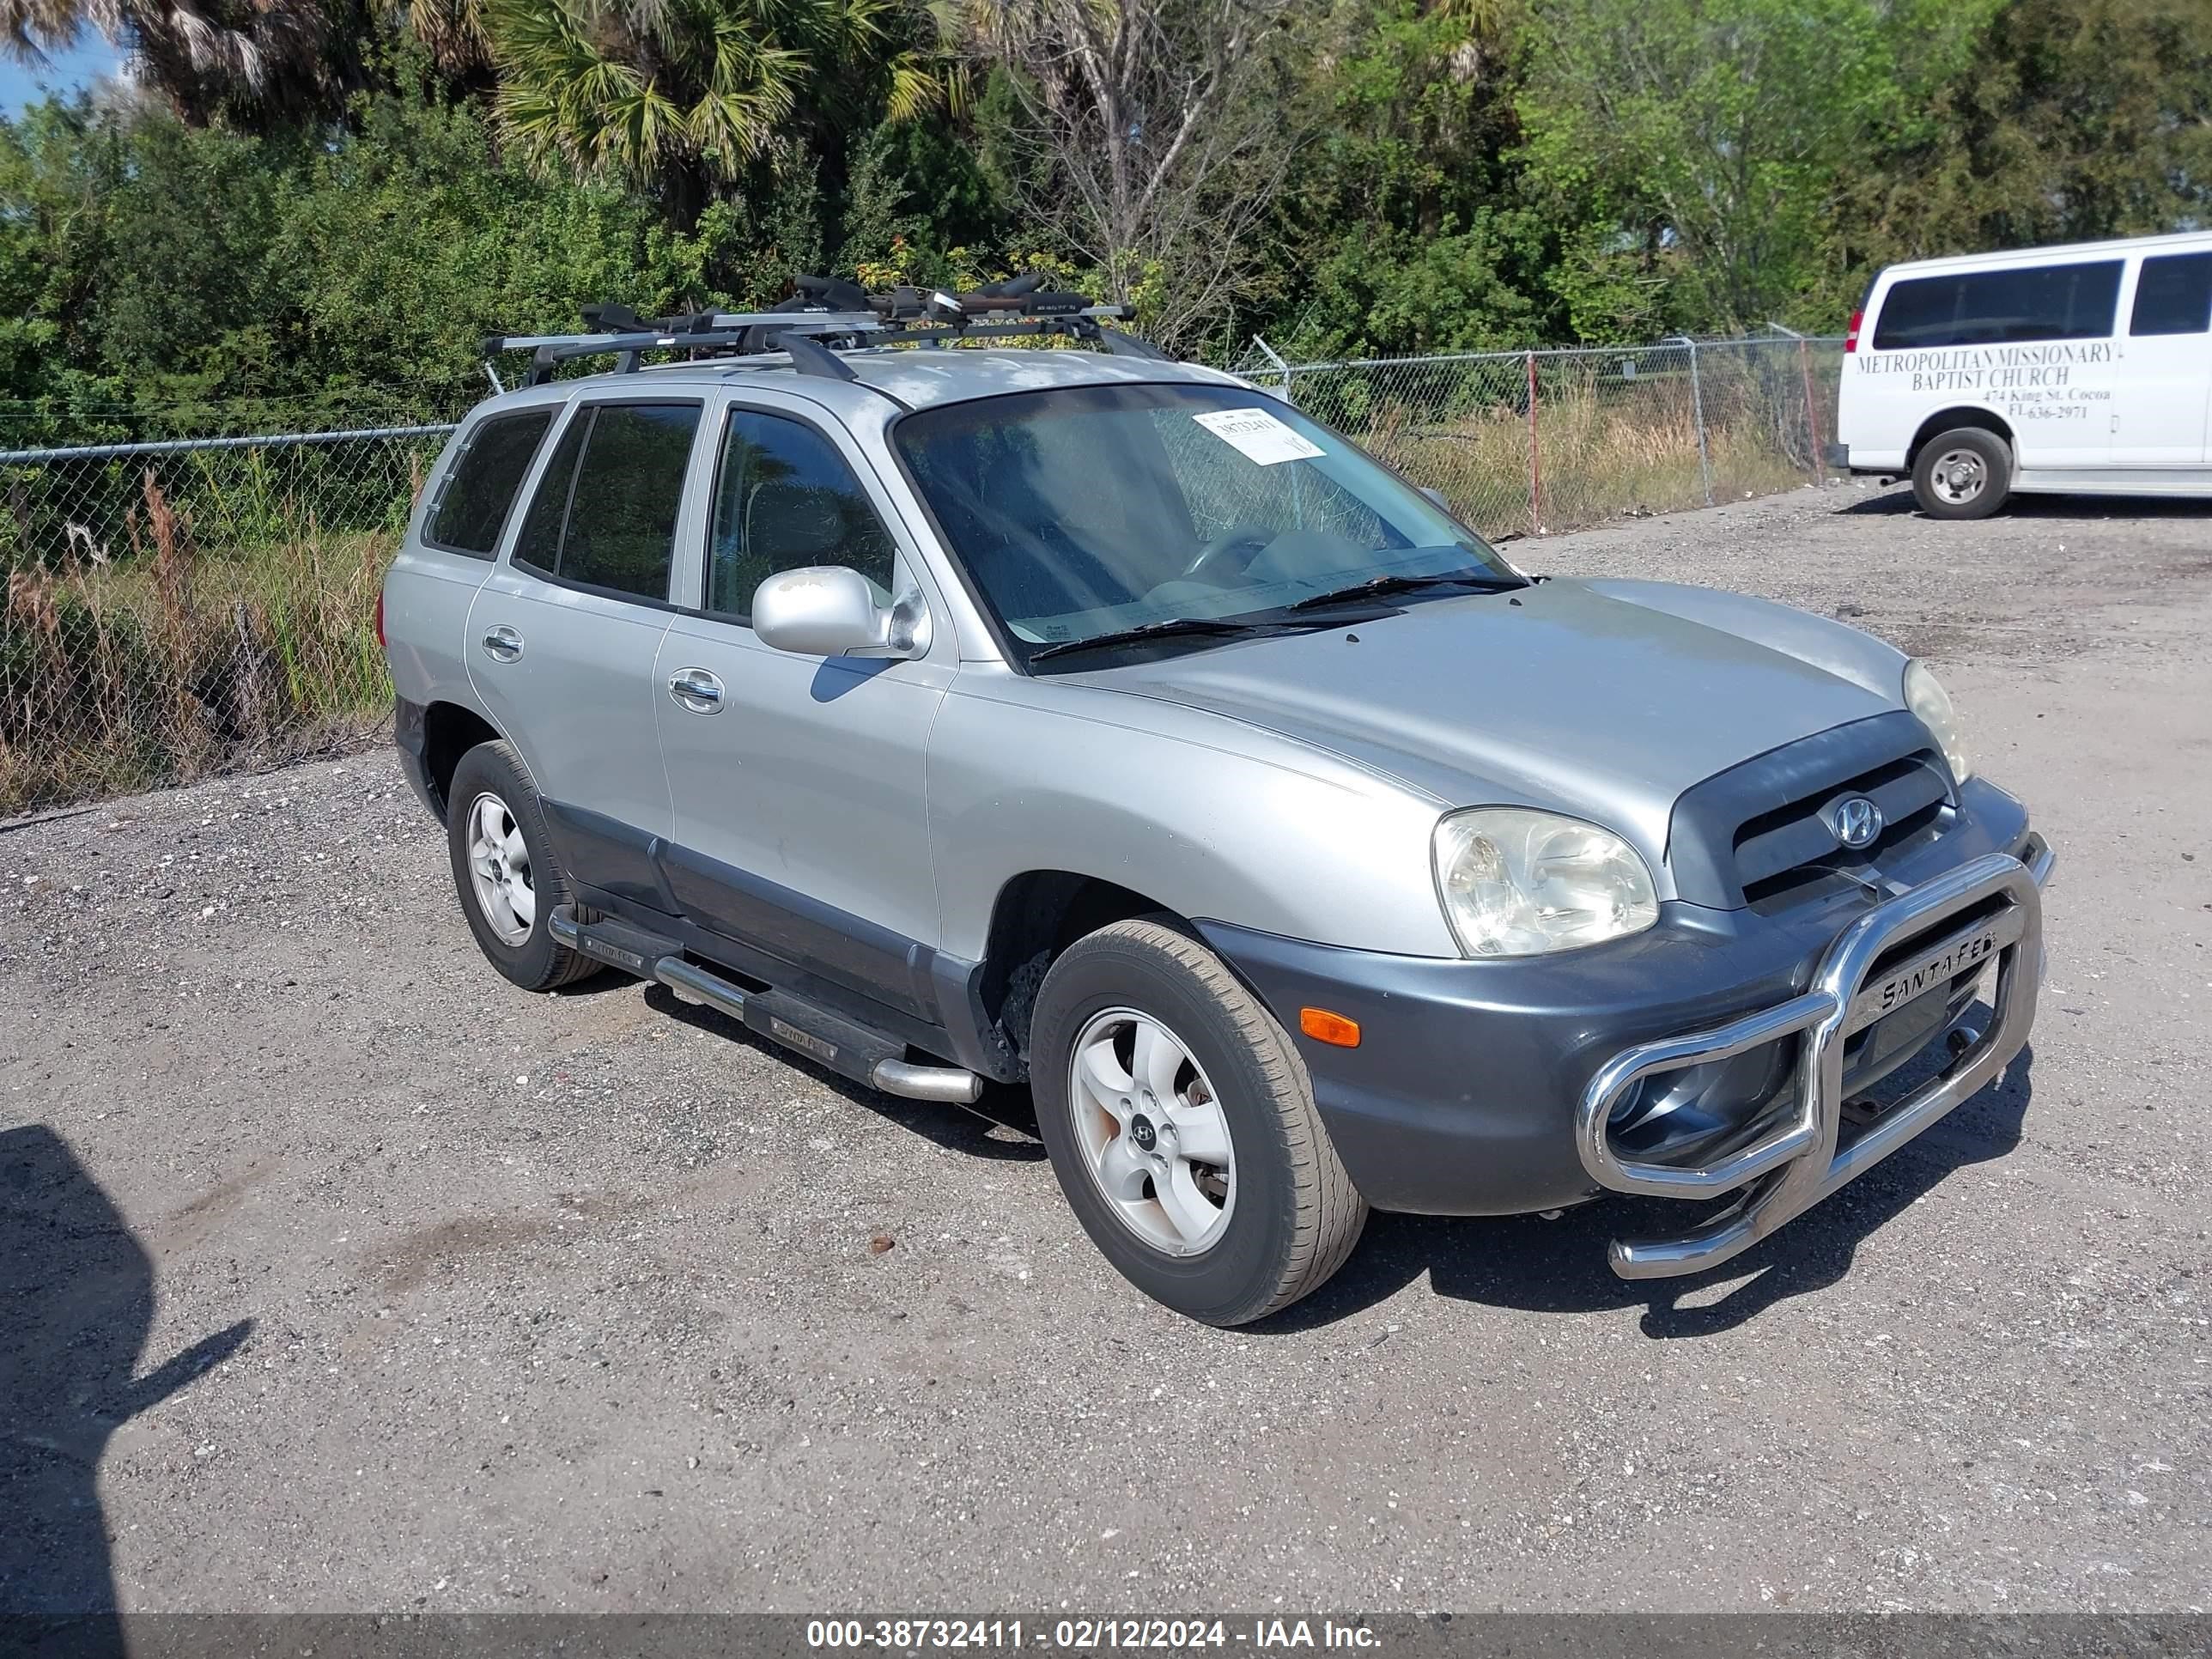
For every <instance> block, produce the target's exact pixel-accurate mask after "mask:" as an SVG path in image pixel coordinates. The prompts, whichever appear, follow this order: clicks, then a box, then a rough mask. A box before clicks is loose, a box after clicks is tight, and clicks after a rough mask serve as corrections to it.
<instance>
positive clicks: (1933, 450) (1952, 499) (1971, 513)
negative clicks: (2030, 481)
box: [1912, 426, 2012, 519]
mask: <svg viewBox="0 0 2212 1659" xmlns="http://www.w3.org/2000/svg"><path fill="white" fill-rule="evenodd" d="M2011 493H2012V446H2011V445H2010V444H2008V443H2007V442H2006V441H2004V440H2003V439H2002V438H2000V437H1999V436H1997V435H1996V433H1994V432H1985V431H1984V430H1983V429H1982V428H1980V427H1978V426H1961V427H1954V428H1952V429H1951V430H1950V431H1948V432H1942V433H1938V434H1937V435H1936V436H1935V437H1933V438H1930V439H1929V441H1927V442H1926V443H1924V444H1923V445H1921V447H1920V458H1919V459H1917V460H1916V461H1915V462H1913V464H1912V498H1913V499H1914V500H1915V501H1918V502H1919V503H1920V510H1921V511H1922V512H1923V513H1926V514H1927V515H1928V516H1929V518H1931V519H1986V518H1988V517H1989V516H1990V513H1994V512H1996V510H1997V509H1998V508H1999V507H2002V506H2003V505H2004V502H2005V497H2006V496H2007V495H2010V494H2011Z"/></svg>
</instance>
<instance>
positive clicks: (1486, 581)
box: [1283, 571, 1528, 611]
mask: <svg viewBox="0 0 2212 1659" xmlns="http://www.w3.org/2000/svg"><path fill="white" fill-rule="evenodd" d="M1527 585H1528V584H1527V583H1525V582H1523V581H1522V580H1521V579H1520V578H1519V577H1518V576H1490V575H1484V574H1480V573H1479V572H1473V571H1459V572H1455V573H1448V574H1436V575H1428V576H1376V577H1372V578H1370V580H1366V581H1364V582H1355V583H1354V584H1353V585H1352V586H1350V587H1340V588H1337V589H1335V590H1334V591H1333V592H1327V593H1309V594H1307V595H1306V597H1305V598H1304V599H1293V600H1292V601H1291V603H1290V604H1289V605H1285V606H1284V607H1283V608H1284V609H1285V611H1318V610H1320V609H1321V607H1322V606H1323V605H1343V604H1346V603H1348V602H1350V601H1352V600H1354V599H1381V598H1383V596H1384V595H1386V594H1390V593H1410V592H1413V591H1414V590H1416V589H1418V588H1423V587H1466V588H1472V589H1474V591H1475V592H1479V593H1503V592H1506V591H1507V590H1508V589H1510V588H1516V587H1525V586H1527Z"/></svg>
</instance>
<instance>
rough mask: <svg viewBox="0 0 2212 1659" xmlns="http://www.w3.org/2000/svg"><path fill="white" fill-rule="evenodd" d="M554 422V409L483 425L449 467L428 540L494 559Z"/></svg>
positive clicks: (500, 418)
mask: <svg viewBox="0 0 2212 1659" xmlns="http://www.w3.org/2000/svg"><path fill="white" fill-rule="evenodd" d="M552 424H553V411H552V410H550V409H532V410H526V411H524V412H523V413H521V414H520V415H495V416H492V417H491V418H490V419H489V420H485V421H479V422H477V426H476V429H475V430H474V431H472V432H471V433H470V434H469V435H468V439H467V441H466V442H465V444H464V446H463V447H462V449H461V453H459V455H458V456H456V457H455V458H454V459H453V465H451V466H450V467H448V468H447V469H446V482H445V483H444V484H443V485H442V486H441V488H440V489H439V491H438V503H437V506H436V507H435V508H434V509H433V510H432V512H431V513H430V522H429V526H428V529H427V530H426V531H425V532H424V535H423V539H424V540H426V541H428V543H429V544H431V545H432V546H433V547H442V548H445V549H447V550H448V551H450V552H454V553H469V554H473V555H474V556H477V558H481V559H488V558H489V557H491V556H492V555H493V554H494V553H495V552H496V551H497V550H498V549H499V532H501V530H502V529H503V528H505V527H506V525H507V509H508V508H509V507H513V505H514V495H515V492H516V491H517V490H519V489H521V488H522V480H523V476H524V475H525V474H526V473H527V472H528V471H530V462H531V459H532V457H533V456H535V455H536V454H537V453H538V445H539V444H540V443H542V442H544V438H545V429H546V428H548V427H550V426H551V425H552Z"/></svg>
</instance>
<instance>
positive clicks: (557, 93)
mask: <svg viewBox="0 0 2212 1659" xmlns="http://www.w3.org/2000/svg"><path fill="white" fill-rule="evenodd" d="M484 4H485V9H484V12H483V30H484V33H485V34H486V36H487V37H488V39H489V42H490V46H491V52H492V57H493V60H494V62H495V65H496V67H497V70H498V76H499V85H498V91H497V93H496V94H495V108H496V110H497V112H498V115H499V119H500V123H501V128H502V130H503V131H505V132H506V133H507V136H508V137H509V138H510V140H511V141H512V142H513V143H514V145H515V146H516V148H517V149H518V150H519V151H520V153H521V154H522V155H524V156H525V157H526V159H528V160H529V161H532V162H533V163H535V164H536V165H538V167H541V168H543V169H549V170H553V171H559V172H566V173H570V174H572V175H573V176H576V177H580V178H586V179H596V180H603V181H609V182H618V183H627V184H630V185H635V186H637V187H639V188H641V189H645V190H648V191H653V193H655V195H656V196H657V197H659V200H660V201H661V203H662V204H663V206H664V208H665V211H666V212H667V215H668V216H669V218H670V220H671V222H673V223H675V224H678V225H679V226H684V227H686V228H688V227H689V226H690V225H691V224H692V223H693V222H695V221H696V219H697V217H698V216H699V214H700V213H701V212H702V210H704V208H705V206H706V204H707V200H708V194H709V191H710V190H711V189H712V187H713V186H714V185H716V184H721V185H729V184H732V183H734V182H735V181H737V180H738V179H740V178H741V177H743V176H744V175H745V174H746V173H748V171H749V170H750V169H751V168H753V167H756V166H757V164H760V163H762V162H763V161H766V160H768V159H769V151H770V149H771V147H772V146H773V145H774V144H775V142H776V141H778V140H779V139H798V140H799V141H802V142H805V143H808V145H809V146H810V148H811V149H812V150H813V151H814V152H815V153H816V155H818V156H820V157H823V158H824V159H825V160H829V161H833V162H841V161H842V134H843V133H844V132H845V131H848V130H849V128H850V127H851V126H852V125H854V122H855V120H856V118H857V119H859V120H860V122H861V124H862V125H866V124H868V123H869V122H871V121H872V118H873V115H874V113H875V110H876V107H877V106H880V105H881V104H883V103H884V102H885V101H888V103H889V105H890V108H891V110H892V112H894V113H900V114H904V113H912V112H918V111H920V110H921V109H922V108H923V107H925V106H927V104H928V102H929V101H930V100H931V97H932V95H933V82H931V80H930V78H929V76H928V75H927V69H926V65H925V64H923V62H922V60H921V59H920V58H917V57H915V55H914V54H913V53H912V52H910V51H909V50H908V49H907V48H906V46H905V44H904V42H903V41H902V39H901V38H900V35H899V32H898V31H899V29H900V27H901V26H902V24H903V22H904V21H905V16H906V14H905V13H904V12H903V11H902V9H900V8H899V7H898V6H897V4H896V0H484ZM834 170H835V171H836V173H837V174H838V175H839V177H840V178H842V166H837V167H835V169H834Z"/></svg>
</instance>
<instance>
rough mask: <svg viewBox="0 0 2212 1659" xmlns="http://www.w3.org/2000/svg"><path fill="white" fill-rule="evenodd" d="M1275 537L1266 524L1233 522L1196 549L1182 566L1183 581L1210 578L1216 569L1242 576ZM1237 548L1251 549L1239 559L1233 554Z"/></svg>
mask: <svg viewBox="0 0 2212 1659" xmlns="http://www.w3.org/2000/svg"><path fill="white" fill-rule="evenodd" d="M1274 539H1275V532H1274V531H1273V530H1272V529H1270V528H1269V527H1268V526H1266V525H1263V524H1254V523H1253V522H1251V521H1250V520H1244V521H1243V522H1241V523H1237V524H1232V525H1231V526H1229V528H1228V529H1226V530H1225V531H1223V532H1221V533H1220V534H1219V535H1218V536H1216V537H1214V538H1212V540H1210V541H1209V542H1207V543H1206V545H1205V546H1204V547H1201V548H1200V549H1199V550H1198V556H1197V557H1195V558H1194V559H1193V560H1192V561H1191V562H1190V563H1189V565H1188V567H1186V568H1185V569H1184V571H1183V573H1182V580H1185V581H1212V580H1213V578H1214V575H1215V573H1216V572H1217V571H1218V572H1219V573H1220V574H1223V575H1231V574H1235V575H1242V574H1243V572H1244V569H1245V568H1246V567H1247V566H1248V565H1249V564H1250V563H1251V562H1252V561H1253V560H1255V559H1256V558H1258V557H1259V556H1260V555H1261V554H1262V553H1263V552H1265V551H1266V550H1267V544H1268V543H1270V542H1272V541H1273V540H1274ZM1239 548H1249V549H1250V551H1249V552H1248V553H1246V554H1245V556H1243V558H1241V559H1239V558H1236V557H1235V554H1236V552H1237V549H1239ZM1217 585H1218V584H1217Z"/></svg>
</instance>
